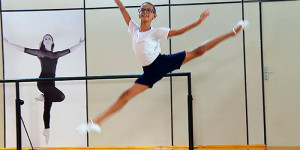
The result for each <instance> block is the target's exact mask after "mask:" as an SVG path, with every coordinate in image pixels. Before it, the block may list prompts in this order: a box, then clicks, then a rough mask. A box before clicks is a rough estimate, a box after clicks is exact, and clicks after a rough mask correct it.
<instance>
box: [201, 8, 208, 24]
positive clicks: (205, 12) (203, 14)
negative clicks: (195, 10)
mask: <svg viewBox="0 0 300 150" xmlns="http://www.w3.org/2000/svg"><path fill="white" fill-rule="evenodd" d="M208 16H209V9H206V10H205V11H204V12H202V13H201V15H200V18H199V20H198V23H199V24H201V23H202V22H203V21H204V20H205V19H206V18H207V17H208Z"/></svg>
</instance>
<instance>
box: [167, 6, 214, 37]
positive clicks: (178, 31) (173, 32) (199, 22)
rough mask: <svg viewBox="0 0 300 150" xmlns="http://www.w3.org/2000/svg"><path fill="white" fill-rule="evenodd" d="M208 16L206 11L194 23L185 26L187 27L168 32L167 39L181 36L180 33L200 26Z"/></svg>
mask: <svg viewBox="0 0 300 150" xmlns="http://www.w3.org/2000/svg"><path fill="white" fill-rule="evenodd" d="M208 16H209V10H208V9H206V10H205V11H204V12H202V13H201V15H200V18H199V19H198V20H197V21H196V22H194V23H192V24H190V25H187V26H185V27H183V28H181V29H177V30H170V31H169V34H168V37H172V36H176V35H179V34H182V33H184V32H186V31H189V30H191V29H192V28H194V27H196V26H198V25H200V24H201V23H202V22H203V21H204V20H205V19H206V18H207V17H208Z"/></svg>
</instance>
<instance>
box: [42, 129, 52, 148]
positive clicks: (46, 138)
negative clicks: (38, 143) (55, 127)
mask: <svg viewBox="0 0 300 150" xmlns="http://www.w3.org/2000/svg"><path fill="white" fill-rule="evenodd" d="M43 135H44V136H45V140H46V144H47V145H48V142H49V137H50V128H48V129H45V130H44V132H43Z"/></svg>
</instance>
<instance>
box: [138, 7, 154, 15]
mask: <svg viewBox="0 0 300 150" xmlns="http://www.w3.org/2000/svg"><path fill="white" fill-rule="evenodd" d="M138 11H139V13H142V12H145V13H148V14H150V13H153V12H154V10H153V9H144V8H141V9H139V10H138Z"/></svg>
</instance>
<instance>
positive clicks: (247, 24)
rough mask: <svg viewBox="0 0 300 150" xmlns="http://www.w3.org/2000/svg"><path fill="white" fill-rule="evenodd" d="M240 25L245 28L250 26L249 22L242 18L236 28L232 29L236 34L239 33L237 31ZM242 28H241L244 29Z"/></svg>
mask: <svg viewBox="0 0 300 150" xmlns="http://www.w3.org/2000/svg"><path fill="white" fill-rule="evenodd" d="M239 26H242V29H244V28H247V27H248V26H249V22H248V21H247V20H241V21H239V22H238V23H237V24H236V25H235V26H234V28H233V29H232V31H233V33H234V34H235V35H237V33H236V31H235V30H236V28H237V27H239ZM242 29H241V30H242Z"/></svg>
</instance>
